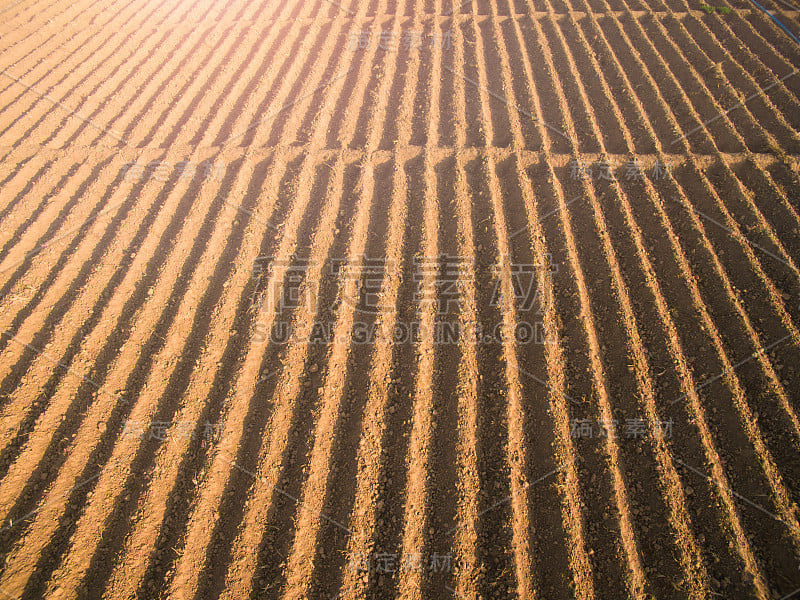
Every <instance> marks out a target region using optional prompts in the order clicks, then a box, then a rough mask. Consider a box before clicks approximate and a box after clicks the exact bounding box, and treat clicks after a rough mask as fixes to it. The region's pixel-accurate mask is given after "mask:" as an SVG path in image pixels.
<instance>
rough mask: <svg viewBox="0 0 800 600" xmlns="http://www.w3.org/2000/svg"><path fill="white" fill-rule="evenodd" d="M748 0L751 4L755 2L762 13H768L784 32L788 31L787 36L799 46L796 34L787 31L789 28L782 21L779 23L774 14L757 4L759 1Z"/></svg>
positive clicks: (799, 42)
mask: <svg viewBox="0 0 800 600" xmlns="http://www.w3.org/2000/svg"><path fill="white" fill-rule="evenodd" d="M750 2H752V3H753V4H755V5H756V6H757V7H758V8H760V9H761V10H762V11H763V12H764V13H766V14H767V15H769V18H770V19H772V20H773V21H775V22H776V23H777V24H778V27H780V28H781V29H783V30H784V31H785V32H786V33H788V34H789V36H790V37H791V38H792V39H793V40H794V41H795V42H797V45H798V46H800V40H798V39H797V36H796V35H795V34H793V33H792V32H791V31H789V29H788V28H787V27H786V25H784V24H783V23H781V22H780V21H779V20H778V18H777V17H776V16H775V15H773V14H772V13H771V12H769V11H768V10H767V9H766V8H764V7H763V6H761V5H760V4H759V3H758V2H757V1H756V0H750Z"/></svg>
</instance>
